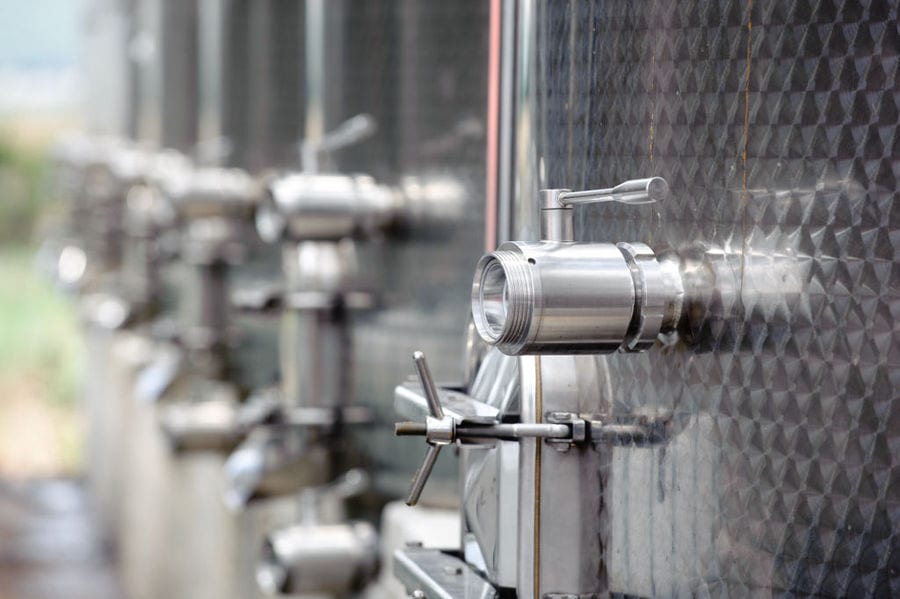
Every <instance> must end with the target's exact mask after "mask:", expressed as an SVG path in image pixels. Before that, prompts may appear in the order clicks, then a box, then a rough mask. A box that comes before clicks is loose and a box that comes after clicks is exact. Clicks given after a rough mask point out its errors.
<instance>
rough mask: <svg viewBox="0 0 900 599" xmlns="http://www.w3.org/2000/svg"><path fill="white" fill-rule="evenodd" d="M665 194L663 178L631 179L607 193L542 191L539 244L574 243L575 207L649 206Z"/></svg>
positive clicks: (666, 184) (667, 189)
mask: <svg viewBox="0 0 900 599" xmlns="http://www.w3.org/2000/svg"><path fill="white" fill-rule="evenodd" d="M668 194H669V184H668V183H666V180H665V179H663V178H662V177H648V178H646V179H630V180H628V181H625V182H624V183H620V184H618V185H616V186H615V187H610V188H607V189H588V190H585V191H572V190H570V189H542V190H541V192H540V206H541V241H563V242H571V241H575V223H574V216H573V215H574V213H575V206H579V205H581V204H598V203H602V202H619V203H622V204H632V205H634V204H649V203H652V202H656V201H658V200H662V199H664V198H665V197H666V196H667V195H668Z"/></svg>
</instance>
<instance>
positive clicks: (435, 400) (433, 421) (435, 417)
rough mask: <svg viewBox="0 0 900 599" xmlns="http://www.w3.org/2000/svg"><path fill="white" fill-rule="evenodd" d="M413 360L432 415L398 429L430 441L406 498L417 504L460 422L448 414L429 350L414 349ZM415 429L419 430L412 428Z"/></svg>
mask: <svg viewBox="0 0 900 599" xmlns="http://www.w3.org/2000/svg"><path fill="white" fill-rule="evenodd" d="M413 363H414V364H415V367H416V374H418V376H419V382H420V383H422V389H423V391H424V393H425V400H426V401H427V403H428V412H429V414H430V416H429V417H428V418H427V419H426V422H425V424H422V425H420V424H418V423H409V422H400V423H397V426H396V429H395V433H396V434H397V435H398V436H402V435H409V434H420V435H425V442H426V443H428V450H427V451H426V452H425V458H424V459H423V460H422V464H421V465H420V466H419V468H418V469H417V470H416V473H415V475H413V479H412V483H411V484H410V487H409V495H408V496H407V498H406V505H416V503H418V502H419V497H420V496H421V495H422V490H423V489H424V488H425V483H426V482H428V477H429V476H431V471H432V470H433V469H434V464H435V463H436V462H437V459H438V455H440V453H441V446H442V445H449V444H450V443H452V442H453V440H454V433H453V431H454V429H455V424H456V423H455V422H454V420H453V418H452V417H450V416H447V415H445V414H444V409H443V408H442V407H441V398H440V395H438V390H437V385H435V384H434V378H432V376H431V369H430V368H428V361H427V360H426V359H425V354H424V353H423V352H420V351H417V352H414V353H413ZM412 429H414V430H415V432H412Z"/></svg>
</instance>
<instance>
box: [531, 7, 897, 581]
mask: <svg viewBox="0 0 900 599" xmlns="http://www.w3.org/2000/svg"><path fill="white" fill-rule="evenodd" d="M897 10H898V7H897V4H896V3H894V2H886V1H864V2H840V1H829V0H826V1H823V2H819V3H816V4H809V3H781V2H772V3H762V2H756V3H749V2H748V3H744V2H733V1H701V0H695V1H689V2H679V3H665V2H645V3H644V2H626V1H621V2H617V1H612V2H609V1H607V2H599V1H598V2H589V1H585V2H575V3H561V2H546V3H545V2H525V3H523V4H522V5H521V6H520V11H519V29H518V34H519V36H520V37H519V39H520V42H521V43H520V49H521V53H520V55H519V68H518V70H517V74H518V79H517V85H518V87H517V89H518V112H517V116H518V119H517V122H518V123H519V127H518V129H517V131H516V135H517V140H516V143H517V148H518V152H517V156H518V157H519V162H518V164H517V172H516V181H517V183H518V189H519V193H520V194H521V195H520V198H519V201H517V202H516V204H515V208H514V210H513V215H514V227H513V234H514V236H515V238H521V239H535V238H537V235H538V232H539V223H538V210H537V206H536V205H535V202H534V201H533V200H532V198H533V197H535V194H536V193H537V191H538V190H539V189H541V188H546V187H554V186H569V187H574V188H590V187H594V186H602V185H604V184H605V183H606V182H608V181H614V180H621V179H625V178H628V177H633V176H636V175H640V174H641V173H647V172H652V173H653V174H656V175H659V176H662V177H665V178H666V180H667V181H668V182H669V184H670V186H671V189H672V197H671V199H670V200H669V201H667V202H666V203H664V204H658V205H647V206H643V207H624V206H616V205H608V206H598V207H594V208H590V209H584V210H583V211H582V212H581V214H579V215H576V222H575V234H576V236H577V238H579V239H581V240H584V241H595V242H608V241H618V240H621V239H623V238H628V239H638V240H642V241H645V242H647V243H649V244H651V245H652V246H653V247H654V249H655V250H657V251H659V250H662V249H671V250H672V251H674V252H676V253H678V254H680V255H681V256H688V255H690V254H692V253H693V254H698V255H700V256H701V263H705V264H706V266H705V267H704V268H707V269H709V270H716V271H718V272H723V271H728V272H729V273H731V274H729V275H728V276H733V277H734V285H733V286H731V287H729V286H728V284H727V283H726V285H725V286H723V287H719V288H717V289H712V290H710V289H708V290H707V293H708V295H707V298H706V300H705V301H704V302H701V303H698V304H696V305H694V306H692V307H691V308H690V309H696V310H699V311H700V313H699V314H698V313H695V314H693V315H692V316H693V318H692V319H691V321H692V322H696V323H700V324H698V325H697V326H696V327H694V328H691V329H689V330H682V331H681V335H680V341H679V342H677V343H675V344H672V345H668V346H666V347H656V348H653V349H651V350H650V351H648V352H647V353H645V354H640V355H635V354H627V355H626V354H618V355H611V356H609V357H606V358H597V359H595V360H593V362H594V364H593V367H592V366H585V367H583V368H582V369H581V374H582V375H584V376H587V375H588V374H590V373H591V372H596V373H598V374H597V377H598V380H597V381H595V382H594V383H589V382H588V383H583V384H585V385H588V386H587V387H585V388H586V389H589V390H591V391H592V392H593V393H594V394H595V398H594V400H593V403H595V404H596V405H598V406H607V407H608V409H609V410H610V411H611V413H613V414H632V413H635V412H640V411H642V410H650V411H652V410H660V409H664V410H670V411H671V412H672V413H673V415H674V423H675V432H674V435H673V436H672V437H671V438H670V440H669V442H667V443H665V444H663V445H662V446H659V447H643V446H632V447H628V446H624V447H615V448H608V449H607V450H605V451H603V450H601V451H600V452H599V453H598V454H596V455H595V456H594V457H593V458H592V462H593V473H592V476H594V477H595V486H593V487H592V488H590V489H587V488H583V489H582V492H583V493H585V494H588V495H590V496H593V497H594V498H595V499H594V501H593V502H585V503H584V505H582V506H581V508H580V509H581V510H582V511H583V513H584V514H585V515H588V514H589V515H590V517H589V518H587V519H585V520H583V521H582V525H583V526H589V527H592V528H593V535H594V536H593V547H592V549H591V550H592V551H593V553H592V554H591V555H590V556H589V559H584V561H582V562H581V564H580V568H581V571H580V574H579V575H580V576H581V577H582V582H586V583H587V582H594V583H596V585H597V590H602V591H608V592H611V593H613V594H621V595H642V596H709V595H722V594H728V595H741V596H744V595H766V596H768V595H782V594H784V595H812V594H815V595H819V596H829V597H840V596H857V597H858V596H881V597H886V596H892V595H896V594H898V593H900V575H898V572H900V562H898V559H900V549H898V530H900V525H898V522H900V507H898V506H900V485H898V476H897V473H898V472H900V462H898V455H900V454H898V452H897V451H896V450H894V449H893V447H894V445H895V441H896V436H897V431H898V430H900V429H898V427H897V414H900V412H898V406H900V400H898V396H897V388H898V387H900V380H898V372H900V368H898V366H900V364H898V362H897V357H896V356H897V353H898V345H900V344H898V336H897V328H896V326H895V324H894V320H895V319H896V316H897V312H898V309H900V294H898V289H897V280H898V277H897V273H896V270H897V267H896V264H897V262H898V242H897V239H898V231H900V220H898V218H897V216H898V209H897V206H900V203H898V202H897V181H896V177H897V168H898V162H897V147H896V143H897V139H898V107H900V91H898V90H900V84H898V81H897V64H898V49H900V40H898V31H897V27H896V23H897V19H898V14H897ZM726 280H727V277H726ZM545 360H546V358H544V359H542V361H545ZM523 363H524V362H523ZM549 367H550V365H549V364H547V363H546V362H544V363H543V371H544V373H545V375H546V373H547V369H548V368H549ZM544 384H546V378H545V379H544ZM591 385H593V387H591ZM543 400H544V406H545V408H546V405H547V404H546V402H547V400H548V394H547V393H546V392H545V393H544V395H543ZM524 412H525V409H524V407H523V414H524ZM523 447H524V444H523ZM548 453H549V454H553V453H554V452H547V451H546V450H545V451H544V454H545V455H547V454H548ZM547 466H548V464H546V463H545V464H544V472H545V473H546V470H547ZM523 488H524V487H523ZM524 499H525V500H528V497H524ZM558 509H559V510H566V513H568V512H569V511H571V509H572V504H571V503H568V504H562V505H560V506H558ZM559 513H561V512H559V511H557V508H556V507H555V506H554V505H551V504H546V503H545V504H543V505H542V509H541V521H542V522H543V523H544V526H547V524H546V523H547V522H552V521H553V519H554V518H556V517H557V515H558V514H559ZM525 524H527V522H526V523H525ZM587 541H588V539H585V542H587ZM585 555H587V554H585ZM544 557H545V559H547V560H551V559H554V556H547V555H546V554H544ZM527 565H528V564H527V560H526V561H525V562H524V563H523V564H522V566H523V567H527ZM541 573H542V575H543V576H549V575H550V574H549V573H545V571H544V569H542V570H541ZM562 582H566V581H562ZM577 582H578V581H577V578H575V577H573V578H570V579H569V580H568V583H569V584H575V583H577ZM544 583H547V584H549V582H548V581H547V580H545V581H544ZM522 590H523V589H520V591H522ZM524 590H526V591H528V593H527V596H528V597H531V596H532V595H531V593H530V591H531V589H524ZM549 590H554V591H559V590H564V591H567V592H586V591H590V590H591V589H588V588H565V589H562V588H554V589H549Z"/></svg>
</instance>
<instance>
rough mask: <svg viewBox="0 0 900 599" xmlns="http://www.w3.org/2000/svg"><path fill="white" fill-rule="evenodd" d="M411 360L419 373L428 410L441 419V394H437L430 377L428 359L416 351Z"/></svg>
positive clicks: (442, 415)
mask: <svg viewBox="0 0 900 599" xmlns="http://www.w3.org/2000/svg"><path fill="white" fill-rule="evenodd" d="M413 362H414V363H415V365H416V374H418V375H419V382H420V383H422V390H423V391H424V392H425V399H426V401H427V402H428V411H429V412H430V413H431V416H432V417H433V418H437V419H438V420H442V419H443V418H444V409H443V408H441V396H440V395H438V390H437V385H435V384H434V379H433V378H432V377H431V370H430V369H429V368H428V361H427V360H425V354H424V353H422V352H420V351H417V352H415V353H414V354H413Z"/></svg>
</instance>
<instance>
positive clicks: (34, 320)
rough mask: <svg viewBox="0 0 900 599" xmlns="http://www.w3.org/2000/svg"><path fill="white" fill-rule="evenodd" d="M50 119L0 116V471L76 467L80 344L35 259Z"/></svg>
mask: <svg viewBox="0 0 900 599" xmlns="http://www.w3.org/2000/svg"><path fill="white" fill-rule="evenodd" d="M53 130H54V127H52V126H46V127H45V126H41V127H36V126H34V125H33V123H26V125H25V126H19V127H13V126H9V124H8V123H7V124H3V123H0V472H2V473H3V474H5V475H10V474H11V475H17V474H21V475H37V474H45V475H52V474H59V473H62V472H76V471H77V470H78V469H79V467H80V459H81V437H80V434H79V430H80V429H79V424H78V416H77V410H76V399H77V397H78V392H79V387H80V381H81V374H82V371H83V364H82V357H83V346H82V340H81V337H80V332H79V328H78V321H77V317H76V313H75V305H74V303H73V302H72V301H71V300H70V298H67V297H65V296H64V295H63V294H62V293H61V292H60V291H59V290H58V289H56V288H55V287H54V286H53V284H52V283H51V282H50V281H49V280H47V279H45V278H43V277H42V276H41V275H40V274H39V273H38V271H37V269H36V265H35V258H34V256H35V247H36V243H37V242H38V241H39V239H37V237H38V235H37V234H36V230H37V229H38V228H39V227H40V226H41V224H42V221H43V220H44V219H45V217H46V216H47V214H48V212H50V211H51V210H53V208H54V206H53V200H52V197H51V194H50V193H48V191H49V186H48V185H47V179H46V177H47V174H48V169H47V163H48V160H47V149H48V148H49V144H48V140H50V139H52V138H53V136H54V135H55V134H54V133H53Z"/></svg>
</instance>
